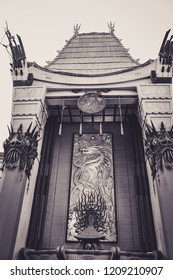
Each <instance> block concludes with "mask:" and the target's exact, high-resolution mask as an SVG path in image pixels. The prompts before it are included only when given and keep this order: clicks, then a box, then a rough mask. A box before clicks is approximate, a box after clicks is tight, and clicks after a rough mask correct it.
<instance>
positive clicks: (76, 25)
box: [74, 23, 81, 36]
mask: <svg viewBox="0 0 173 280" xmlns="http://www.w3.org/2000/svg"><path fill="white" fill-rule="evenodd" d="M80 26H81V25H80V24H78V23H77V24H75V25H74V34H75V35H76V36H77V35H78V34H79V29H80Z"/></svg>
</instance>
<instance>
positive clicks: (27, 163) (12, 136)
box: [2, 124, 38, 178]
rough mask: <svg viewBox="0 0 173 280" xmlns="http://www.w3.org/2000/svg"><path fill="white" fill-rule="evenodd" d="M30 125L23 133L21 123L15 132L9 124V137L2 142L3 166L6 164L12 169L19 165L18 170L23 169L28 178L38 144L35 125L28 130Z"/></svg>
mask: <svg viewBox="0 0 173 280" xmlns="http://www.w3.org/2000/svg"><path fill="white" fill-rule="evenodd" d="M31 125H32V124H30V125H29V127H28V129H27V131H26V132H25V133H24V132H23V127H22V124H21V125H20V126H19V128H18V130H17V132H14V130H13V127H12V126H11V129H10V128H9V137H8V138H7V139H6V140H5V142H4V143H3V147H4V158H3V167H4V166H6V168H8V169H10V170H12V169H15V168H16V167H18V166H19V169H20V170H25V172H26V174H27V177H28V178H29V176H30V173H31V169H32V166H33V163H34V160H35V158H36V157H37V146H38V140H37V136H38V131H36V126H35V127H34V128H33V130H31V131H30V129H31ZM3 167H2V169H3Z"/></svg>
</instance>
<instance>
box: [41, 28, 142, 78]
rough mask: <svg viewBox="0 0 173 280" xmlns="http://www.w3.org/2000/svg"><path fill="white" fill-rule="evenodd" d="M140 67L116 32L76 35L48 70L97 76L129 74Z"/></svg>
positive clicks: (49, 64) (50, 63) (47, 67)
mask: <svg viewBox="0 0 173 280" xmlns="http://www.w3.org/2000/svg"><path fill="white" fill-rule="evenodd" d="M139 65H140V64H139V63H138V62H137V61H136V60H134V59H133V58H132V57H131V55H130V54H129V52H128V50H127V49H126V48H125V47H124V46H123V45H122V43H121V41H120V40H119V39H118V38H117V37H116V36H115V34H114V33H113V34H112V33H104V32H102V33H100V32H92V33H81V34H78V33H77V34H75V35H74V36H73V37H72V38H71V39H70V40H69V41H68V42H67V43H66V45H65V46H64V48H63V49H62V50H61V51H60V52H59V54H58V55H57V56H56V57H55V59H54V60H53V61H51V62H49V63H48V65H46V66H45V68H46V69H48V70H51V71H54V72H62V73H67V74H72V75H84V76H85V75H87V76H88V75H91V76H93V75H94V76H97V75H107V74H111V73H116V72H118V73H119V72H121V71H124V70H128V71H129V70H130V69H134V68H136V67H138V66H139Z"/></svg>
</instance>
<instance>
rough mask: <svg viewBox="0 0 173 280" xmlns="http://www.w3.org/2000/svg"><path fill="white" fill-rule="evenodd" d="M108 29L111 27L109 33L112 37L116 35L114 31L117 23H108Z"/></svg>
mask: <svg viewBox="0 0 173 280" xmlns="http://www.w3.org/2000/svg"><path fill="white" fill-rule="evenodd" d="M108 27H109V31H110V34H111V35H114V31H115V28H114V27H115V22H114V23H113V22H112V21H110V23H108Z"/></svg>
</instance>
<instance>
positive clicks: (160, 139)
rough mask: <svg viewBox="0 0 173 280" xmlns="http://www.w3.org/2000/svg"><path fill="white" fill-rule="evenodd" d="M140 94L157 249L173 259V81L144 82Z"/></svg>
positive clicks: (140, 115)
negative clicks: (148, 83) (149, 83)
mask: <svg viewBox="0 0 173 280" xmlns="http://www.w3.org/2000/svg"><path fill="white" fill-rule="evenodd" d="M164 79H165V78H164ZM161 81H162V80H161ZM159 82H160V80H159ZM138 94H139V95H138V96H139V111H138V113H139V121H140V123H141V128H142V131H143V138H144V146H145V153H146V162H147V171H148V178H149V182H150V194H151V203H152V208H153V217H154V223H155V232H156V237H157V243H158V249H159V250H160V251H162V253H163V256H164V258H166V259H173V226H172V223H171V222H170V219H171V216H172V214H171V213H173V204H172V198H173V187H172V186H173V184H172V182H173V131H172V128H171V127H172V85H171V84H169V83H165V80H163V83H159V84H157V83H156V84H151V85H141V86H140V87H139V88H138Z"/></svg>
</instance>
